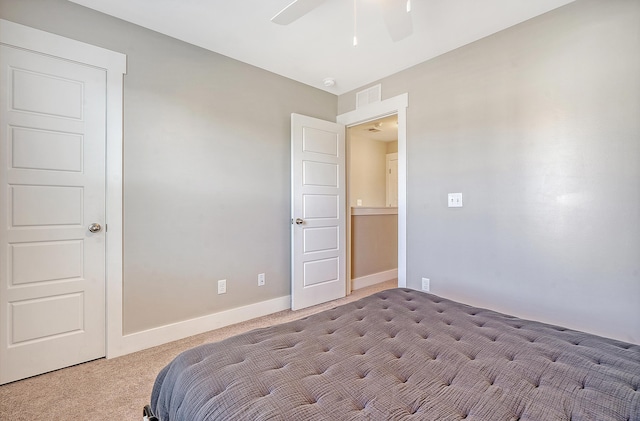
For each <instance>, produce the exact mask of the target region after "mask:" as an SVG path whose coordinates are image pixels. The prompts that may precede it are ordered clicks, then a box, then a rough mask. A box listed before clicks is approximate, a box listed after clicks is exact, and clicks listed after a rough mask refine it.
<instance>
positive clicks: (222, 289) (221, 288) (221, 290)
mask: <svg viewBox="0 0 640 421" xmlns="http://www.w3.org/2000/svg"><path fill="white" fill-rule="evenodd" d="M226 293H227V280H226V279H220V280H219V281H218V294H226Z"/></svg>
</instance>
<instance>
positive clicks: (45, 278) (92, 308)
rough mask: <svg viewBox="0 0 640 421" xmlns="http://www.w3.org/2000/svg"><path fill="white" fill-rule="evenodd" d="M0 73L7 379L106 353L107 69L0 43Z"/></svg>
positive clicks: (1, 366)
mask: <svg viewBox="0 0 640 421" xmlns="http://www.w3.org/2000/svg"><path fill="white" fill-rule="evenodd" d="M0 79H1V80H0V121H1V122H2V123H1V124H0V158H1V168H0V199H1V200H0V383H7V382H11V381H14V380H19V379H22V378H25V377H29V376H33V375H36V374H40V373H44V372H47V371H51V370H56V369H59V368H62V367H67V366H70V365H73V364H78V363H81V362H85V361H89V360H92V359H95V358H100V357H103V356H104V355H105V234H104V221H105V130H106V129H105V113H106V74H105V71H104V70H100V69H96V68H93V67H89V66H85V65H81V64H77V63H74V62H70V61H67V60H62V59H57V58H53V57H50V56H45V55H42V54H39V53H34V52H31V51H27V50H23V49H18V48H14V47H10V46H6V45H1V46H0ZM93 223H97V224H100V225H101V228H102V229H101V230H100V231H97V232H91V231H89V229H88V226H89V225H90V224H93Z"/></svg>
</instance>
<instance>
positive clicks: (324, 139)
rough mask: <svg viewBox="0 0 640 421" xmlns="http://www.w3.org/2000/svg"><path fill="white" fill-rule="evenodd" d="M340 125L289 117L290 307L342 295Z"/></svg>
mask: <svg viewBox="0 0 640 421" xmlns="http://www.w3.org/2000/svg"><path fill="white" fill-rule="evenodd" d="M344 133H345V132H344V126H343V125H341V124H336V123H331V122H329V121H324V120H318V119H315V118H311V117H307V116H303V115H299V114H292V115H291V195H292V198H291V206H292V213H291V218H292V219H291V223H292V233H291V236H292V239H291V242H292V255H291V261H292V281H291V282H292V285H291V297H292V299H291V301H292V302H291V308H292V309H293V310H298V309H301V308H305V307H309V306H312V305H315V304H320V303H323V302H326V301H330V300H334V299H336V298H340V297H344V296H345V293H346V236H345V226H346V221H345V212H346V207H345V197H346V196H345V195H346V192H345V144H344Z"/></svg>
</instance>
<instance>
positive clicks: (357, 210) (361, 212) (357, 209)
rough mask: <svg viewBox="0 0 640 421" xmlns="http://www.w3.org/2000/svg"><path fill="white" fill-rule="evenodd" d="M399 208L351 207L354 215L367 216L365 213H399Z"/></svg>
mask: <svg viewBox="0 0 640 421" xmlns="http://www.w3.org/2000/svg"><path fill="white" fill-rule="evenodd" d="M397 214H398V208H392V207H389V208H372V207H362V208H361V207H354V208H351V215H352V216H365V215H397Z"/></svg>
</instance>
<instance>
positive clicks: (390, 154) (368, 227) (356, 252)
mask: <svg viewBox="0 0 640 421" xmlns="http://www.w3.org/2000/svg"><path fill="white" fill-rule="evenodd" d="M347 157H348V159H347V162H348V164H347V166H348V190H347V191H348V199H347V203H348V205H349V208H348V211H347V214H348V218H349V219H350V231H349V233H350V236H349V238H350V244H349V245H350V247H349V250H350V254H349V258H350V263H351V264H350V265H349V266H350V273H349V277H350V279H351V290H356V289H360V288H363V287H366V286H370V285H374V284H377V283H380V282H385V281H389V280H392V279H396V278H397V277H398V208H397V203H398V194H397V192H398V165H397V164H398V158H397V157H398V116H397V114H393V115H390V116H387V117H383V118H379V119H376V120H373V121H370V122H366V123H361V124H358V125H355V126H351V127H349V128H347Z"/></svg>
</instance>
